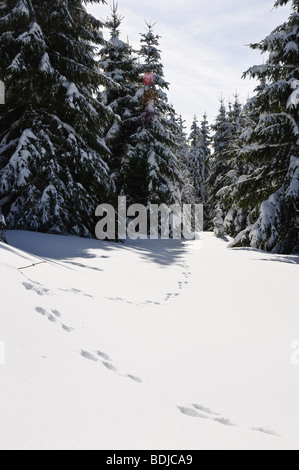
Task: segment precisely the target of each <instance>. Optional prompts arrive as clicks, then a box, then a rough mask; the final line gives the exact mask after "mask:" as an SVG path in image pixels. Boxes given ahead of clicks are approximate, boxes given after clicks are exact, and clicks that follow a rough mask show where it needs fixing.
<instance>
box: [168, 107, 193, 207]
mask: <svg viewBox="0 0 299 470" xmlns="http://www.w3.org/2000/svg"><path fill="white" fill-rule="evenodd" d="M173 123H174V126H173V132H174V136H175V143H176V150H175V154H176V156H177V160H178V165H179V170H180V174H181V183H182V185H181V188H180V190H181V198H182V203H183V204H194V203H196V202H198V200H197V197H196V192H195V188H194V182H193V177H192V174H191V171H190V160H191V154H190V148H189V142H188V135H187V133H186V126H185V121H184V119H183V117H182V115H179V116H174V119H173Z"/></svg>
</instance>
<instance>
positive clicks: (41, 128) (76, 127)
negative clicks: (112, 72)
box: [0, 0, 113, 236]
mask: <svg viewBox="0 0 299 470" xmlns="http://www.w3.org/2000/svg"><path fill="white" fill-rule="evenodd" d="M96 1H97V3H103V1H102V0H96ZM84 3H87V2H84ZM101 27H102V24H101V22H99V21H97V20H96V19H95V18H94V17H93V16H91V15H90V14H88V13H87V11H86V9H85V8H84V5H83V2H82V1H80V0H72V1H71V0H51V1H50V2H49V1H45V0H39V1H36V0H7V1H6V2H2V3H1V7H0V56H1V62H0V80H2V81H4V83H5V85H6V104H5V105H4V106H1V108H0V208H2V211H3V213H4V215H5V216H6V221H7V224H8V227H9V228H13V229H27V230H33V231H44V232H52V233H66V232H67V233H73V234H77V235H82V236H90V235H93V234H94V226H95V222H94V212H95V208H96V206H97V204H98V203H99V202H100V201H101V200H107V197H108V194H109V192H110V190H111V187H110V186H111V185H110V181H109V179H110V178H109V169H108V166H107V163H106V157H107V156H108V154H109V151H108V148H107V146H106V145H105V143H104V141H103V139H102V136H103V135H104V133H105V129H106V124H107V122H109V120H111V119H112V118H113V113H112V112H111V111H109V110H108V109H107V108H106V107H105V106H104V105H103V104H102V103H101V102H100V101H99V100H97V99H96V98H95V94H96V93H97V91H98V89H99V86H100V85H101V84H104V83H106V82H107V78H106V77H105V76H104V75H103V74H102V73H101V71H100V69H99V66H98V63H97V61H96V58H95V49H96V47H98V46H99V45H101V44H102V43H103V37H102V32H101Z"/></svg>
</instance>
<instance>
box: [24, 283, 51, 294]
mask: <svg viewBox="0 0 299 470" xmlns="http://www.w3.org/2000/svg"><path fill="white" fill-rule="evenodd" d="M23 286H24V287H25V289H26V290H28V291H33V292H35V293H36V294H37V295H40V296H43V295H50V290H49V289H46V288H45V287H43V285H42V284H39V282H32V281H30V282H23Z"/></svg>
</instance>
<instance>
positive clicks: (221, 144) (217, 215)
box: [208, 99, 232, 236]
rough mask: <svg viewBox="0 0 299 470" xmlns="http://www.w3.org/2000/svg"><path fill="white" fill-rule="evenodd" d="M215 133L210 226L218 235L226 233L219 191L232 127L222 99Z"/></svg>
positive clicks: (226, 167) (209, 182) (210, 179)
mask: <svg viewBox="0 0 299 470" xmlns="http://www.w3.org/2000/svg"><path fill="white" fill-rule="evenodd" d="M212 129H213V131H214V135H213V137H212V145H213V148H214V153H213V155H212V157H211V159H210V161H211V163H210V168H211V174H210V177H209V181H208V191H209V197H208V213H209V217H210V218H209V220H208V228H209V229H212V230H214V232H215V234H216V235H217V236H222V235H223V234H224V225H223V224H224V217H225V209H224V206H223V202H222V200H221V197H219V191H220V190H221V189H222V184H223V177H224V176H225V175H226V174H227V173H228V171H229V157H228V148H229V145H230V142H231V136H232V128H231V123H230V119H229V116H228V113H227V110H226V107H225V104H224V100H223V99H221V100H220V109H219V114H218V116H217V118H216V122H215V124H214V125H213V126H212Z"/></svg>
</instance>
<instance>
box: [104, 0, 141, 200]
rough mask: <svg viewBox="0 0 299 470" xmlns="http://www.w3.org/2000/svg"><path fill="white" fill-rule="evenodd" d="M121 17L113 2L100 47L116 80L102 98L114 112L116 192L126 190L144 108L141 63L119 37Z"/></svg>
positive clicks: (111, 142) (110, 139)
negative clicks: (133, 144) (104, 40)
mask: <svg viewBox="0 0 299 470" xmlns="http://www.w3.org/2000/svg"><path fill="white" fill-rule="evenodd" d="M122 21H123V17H122V16H120V15H119V14H118V4H117V3H115V2H113V6H112V14H111V17H110V18H108V19H107V21H106V27H107V28H108V29H109V31H110V36H111V37H110V40H109V42H107V44H105V45H104V46H103V47H102V49H101V59H100V66H101V68H102V69H103V71H104V72H105V74H106V75H107V76H108V77H109V78H110V79H111V80H113V84H114V86H108V87H106V89H105V91H103V92H102V93H101V98H102V101H103V102H104V103H105V104H106V105H108V106H109V107H110V108H111V109H112V110H113V112H114V114H115V120H114V122H113V123H112V126H111V127H110V128H109V130H108V132H107V135H106V138H105V140H106V143H107V146H108V147H109V149H110V151H111V157H110V164H109V166H110V169H111V172H112V175H111V176H112V179H113V182H114V187H115V192H116V194H117V195H120V194H126V183H125V181H126V167H127V163H128V160H129V155H130V139H131V137H132V135H134V134H135V133H136V131H137V129H138V126H139V123H140V122H139V119H138V117H139V116H140V115H141V113H142V112H143V105H142V103H141V101H140V93H139V91H140V90H141V87H142V82H141V80H140V67H139V63H138V61H137V56H136V55H135V54H134V50H133V48H132V46H131V45H130V44H129V43H128V42H124V41H122V40H121V39H120V33H121V31H120V27H121V24H122Z"/></svg>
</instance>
